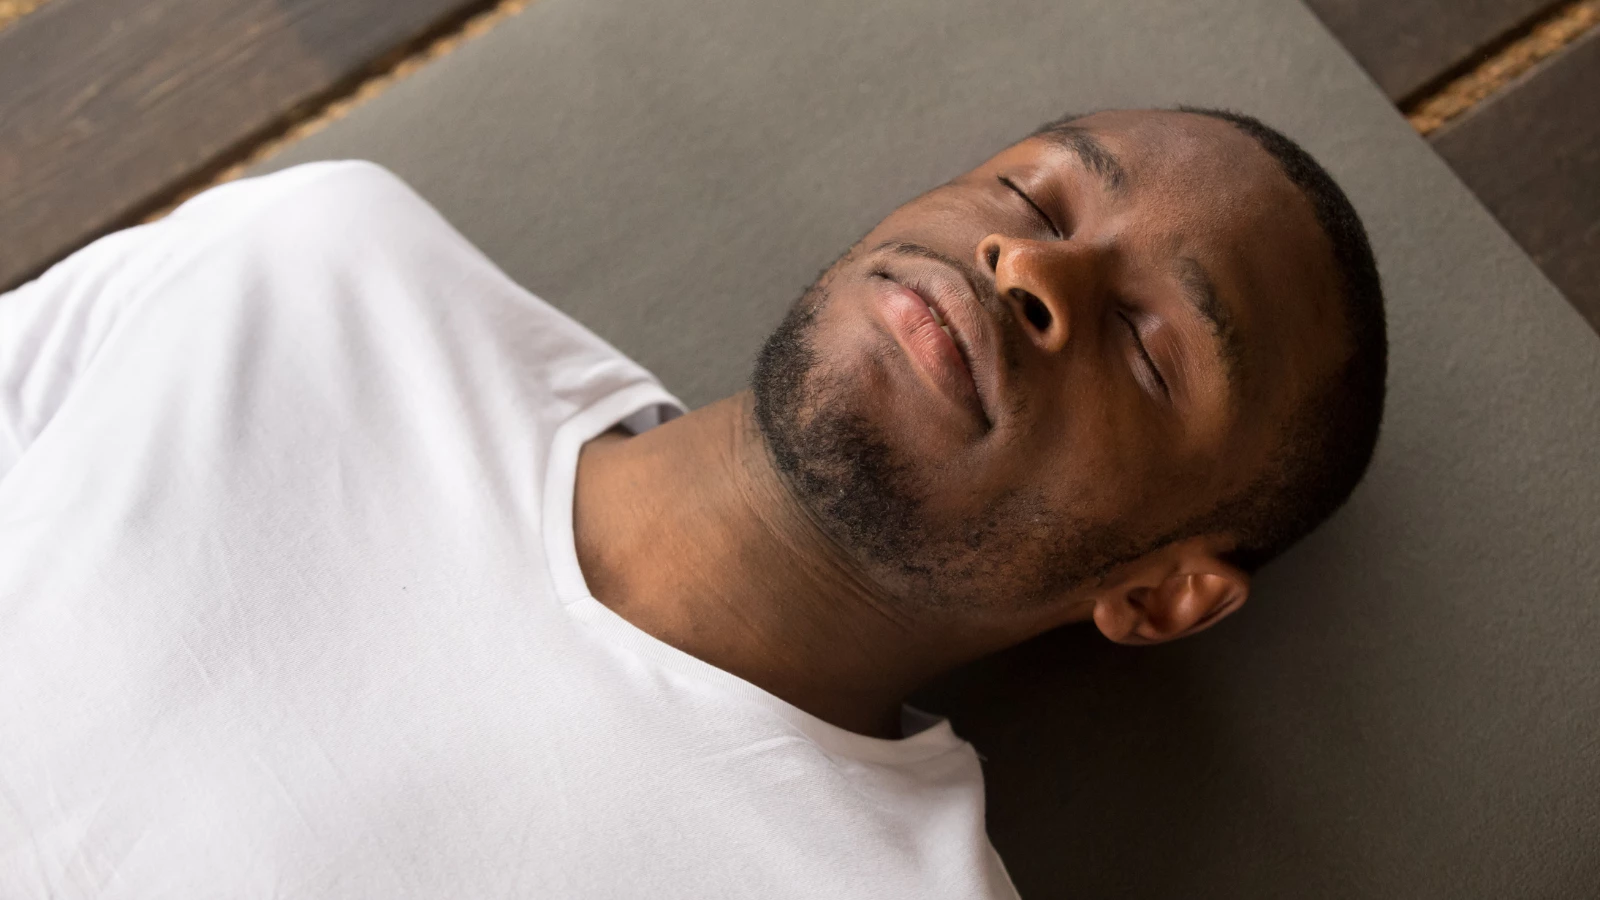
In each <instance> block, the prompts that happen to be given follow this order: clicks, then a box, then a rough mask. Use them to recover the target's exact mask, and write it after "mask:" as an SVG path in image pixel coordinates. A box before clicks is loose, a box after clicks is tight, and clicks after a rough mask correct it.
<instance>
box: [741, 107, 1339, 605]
mask: <svg viewBox="0 0 1600 900" xmlns="http://www.w3.org/2000/svg"><path fill="white" fill-rule="evenodd" d="M1075 124H1076V126H1077V127H1079V128H1081V130H1082V134H1081V135H1080V136H1078V137H1076V138H1056V137H1036V138H1030V139H1028V140H1025V141H1022V142H1021V143H1019V144H1016V145H1014V146H1012V147H1010V148H1008V149H1006V150H1004V151H1002V152H1001V153H1000V154H998V155H996V156H995V157H993V158H992V159H990V160H988V161H987V162H985V163H983V164H982V165H980V166H979V167H977V168H976V169H973V170H972V171H970V172H968V173H966V174H965V175H962V176H960V177H959V178H957V179H955V180H954V181H952V182H950V183H948V184H946V185H943V186H941V187H938V188H936V189H934V190H932V191H930V192H928V193H927V194H924V195H923V196H921V197H918V198H916V199H915V200H913V201H911V202H909V203H907V204H906V205H904V206H902V207H900V208H899V209H897V210H895V211H894V212H893V213H891V214H890V215H889V216H888V217H887V218H886V219H884V220H883V221H882V222H880V223H879V224H878V226H877V227H876V228H874V229H873V230H872V231H871V232H869V233H868V234H867V235H866V236H865V237H864V238H862V239H861V241H860V242H858V243H857V244H856V245H855V246H854V247H853V248H851V250H850V251H849V252H848V253H846V254H845V256H843V257H841V258H840V259H839V260H838V261H837V262H835V263H834V264H833V266H831V267H830V268H829V269H828V270H827V271H826V272H825V273H823V275H822V276H821V277H820V278H819V279H818V282H817V283H816V284H815V285H813V286H812V288H811V289H809V290H808V291H807V292H806V294H805V296H804V297H802V298H801V300H800V302H799V303H797V304H796V306H795V308H794V309H793V310H791V312H790V314H789V317H788V318H787V319H786V320H785V322H784V324H783V325H782V326H780V328H779V329H778V331H777V332H776V333H775V334H774V335H773V336H772V337H771V338H770V339H769V340H768V343H767V345H766V347H765V348H764V349H763V351H762V354H761V358H760V360H759V362H758V364H757V368H756V374H755V378H754V390H755V394H756V398H757V411H758V418H759V420H760V423H761V426H762V431H763V434H764V436H765V438H766V441H767V443H768V446H769V448H770V449H771V451H772V452H773V455H774V458H775V460H776V461H777V464H778V467H779V469H780V471H781V472H783V474H784V475H785V477H786V480H787V482H788V483H789V485H790V486H791V488H792V489H793V490H794V492H795V493H796V495H797V497H798V498H799V499H800V500H801V502H802V504H803V505H804V506H805V507H806V508H807V510H808V511H809V513H810V514H811V515H812V516H813V517H814V518H815V519H816V520H817V522H818V523H819V524H820V525H821V526H822V527H823V529H824V530H825V531H826V532H827V533H828V534H829V535H830V536H831V537H833V538H834V539H835V540H836V541H837V542H838V543H839V544H840V545H841V546H842V547H843V548H844V549H845V550H846V551H847V552H849V553H850V554H852V555H853V556H854V557H855V558H856V559H857V560H858V562H860V563H861V564H862V565H863V566H865V567H866V569H867V571H868V573H869V575H870V576H871V577H872V578H874V579H875V580H877V581H879V582H880V583H882V584H883V585H884V586H885V587H886V588H888V589H889V590H890V591H892V592H894V593H895V594H896V595H897V596H900V597H903V598H906V599H908V600H912V601H916V602H922V603H928V604H933V605H938V606H943V607H946V608H974V607H980V606H981V607H990V608H994V607H1012V606H1017V605H1031V604H1038V603H1045V602H1051V601H1056V600H1060V599H1063V598H1064V597H1065V596H1066V595H1068V594H1070V593H1072V591H1073V590H1074V589H1076V588H1079V587H1082V586H1083V585H1084V583H1085V581H1086V580H1087V579H1089V578H1090V577H1092V576H1094V575H1095V574H1098V573H1101V572H1104V571H1106V570H1107V569H1108V568H1110V567H1113V566H1114V565H1116V564H1119V563H1122V562H1125V561H1127V560H1129V559H1132V558H1136V557H1138V556H1139V555H1140V554H1141V553H1143V552H1144V551H1146V550H1148V549H1151V548H1152V542H1157V543H1159V539H1160V538H1161V537H1162V536H1164V535H1170V534H1171V533H1172V532H1173V530H1174V529H1177V528H1179V527H1181V526H1182V525H1183V524H1184V523H1186V522H1189V521H1192V520H1193V518H1194V517H1196V516H1197V515H1201V514H1204V513H1206V512H1208V511H1209V510H1211V509H1213V508H1214V507H1215V506H1216V504H1217V503H1218V502H1219V501H1220V500H1222V499H1223V498H1227V497H1232V496H1234V495H1235V494H1236V493H1237V492H1239V491H1240V490H1242V489H1244V488H1246V487H1247V486H1248V485H1250V484H1251V483H1252V482H1253V480H1254V479H1255V478H1256V476H1258V475H1259V474H1260V473H1262V472H1263V471H1264V470H1265V468H1264V467H1266V466H1267V465H1269V464H1270V462H1271V456H1272V454H1273V452H1274V450H1275V448H1276V446H1277V438H1278V436H1279V435H1278V430H1277V427H1278V425H1279V424H1280V423H1282V422H1283V421H1284V419H1285V418H1286V417H1287V416H1288V414H1289V413H1290V412H1291V411H1292V410H1293V409H1294V408H1295V405H1296V404H1297V402H1298V401H1299V399H1300V397H1301V396H1302V395H1303V393H1304V392H1305V391H1306V390H1308V389H1309V388H1310V387H1311V385H1312V383H1313V382H1314V381H1315V380H1316V379H1317V378H1319V377H1321V376H1323V375H1324V374H1325V373H1327V372H1328V371H1330V367H1331V365H1332V362H1333V360H1334V358H1335V354H1336V352H1337V350H1338V348H1339V347H1340V346H1342V333H1343V332H1342V324H1341V323H1342V320H1341V318H1340V316H1339V313H1338V306H1337V294H1336V286H1337V276H1336V274H1335V272H1334V269H1333V263H1332V259H1331V254H1330V251H1329V249H1328V243H1327V240H1326V238H1325V237H1324V236H1323V235H1322V233H1321V231H1320V229H1319V228H1318V226H1317V224H1316V221H1315V218H1314V217H1313V215H1312V211H1311V208H1310V204H1309V203H1308V202H1307V201H1306V200H1305V199H1304V198H1303V197H1302V196H1301V194H1300V193H1299V191H1298V190H1297V189H1296V188H1295V187H1294V186H1293V185H1292V184H1291V183H1290V182H1289V181H1288V179H1287V178H1286V177H1285V176H1284V175H1283V174H1282V172H1281V171H1280V170H1279V169H1278V167H1277V165H1276V163H1275V161H1274V160H1273V159H1272V158H1271V157H1270V156H1269V155H1268V154H1267V153H1266V152H1265V151H1264V150H1263V149H1261V148H1260V147H1259V146H1258V145H1257V144H1256V143H1255V142H1254V141H1253V140H1252V139H1251V138H1249V137H1248V136H1246V135H1244V134H1243V133H1241V132H1239V131H1238V130H1237V129H1235V128H1234V127H1233V126H1231V125H1229V124H1228V123H1225V122H1221V121H1217V120H1214V119H1209V118H1205V117H1201V116H1197V115H1190V114H1183V113H1164V112H1128V111H1119V112H1108V113H1099V114H1096V115H1093V116H1090V117H1088V118H1085V119H1081V120H1079V121H1078V122H1077V123H1075ZM935 312H936V313H937V314H938V316H939V317H940V318H942V320H943V321H944V323H945V324H946V325H947V326H948V328H949V331H950V334H949V336H947V334H946V331H945V330H944V329H943V328H941V327H940V325H939V322H938V321H937V320H936V319H935V318H934V313H935Z"/></svg>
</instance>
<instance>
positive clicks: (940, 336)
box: [878, 279, 983, 419]
mask: <svg viewBox="0 0 1600 900" xmlns="http://www.w3.org/2000/svg"><path fill="white" fill-rule="evenodd" d="M879 286H880V288H881V290H880V291H879V295H878V301H879V302H878V307H879V310H880V311H881V312H882V313H883V318H884V320H885V321H886V322H887V323H888V325H889V330H890V332H891V333H893V334H894V338H895V341H896V342H898V343H899V344H900V347H901V348H902V349H904V350H905V351H906V355H907V356H909V357H911V361H912V362H913V363H914V364H915V365H916V367H917V369H918V370H919V371H920V372H921V373H922V375H923V377H924V379H926V380H927V381H928V382H930V383H931V384H932V385H933V387H935V388H936V389H938V390H939V392H940V393H942V394H944V395H945V396H947V397H949V398H950V399H952V400H955V401H956V402H957V403H959V404H961V406H962V407H963V408H964V409H967V410H968V411H970V412H972V413H973V414H975V415H977V416H978V418H979V419H982V418H983V405H982V402H981V401H980V400H979V399H978V386H977V384H975V383H974V382H973V380H972V372H971V371H970V370H968V369H967V364H966V361H965V360H963V359H962V358H961V351H960V350H958V349H956V344H955V341H953V340H951V339H950V335H948V334H945V333H944V329H943V328H940V327H939V322H938V320H936V319H935V318H934V317H933V310H931V309H929V308H928V304H926V303H924V302H923V300H922V298H921V297H920V296H918V295H917V293H916V292H915V291H913V290H911V289H910V288H907V287H903V286H901V285H900V284H897V283H895V282H893V281H889V280H887V279H885V280H883V281H881V282H880V283H879Z"/></svg>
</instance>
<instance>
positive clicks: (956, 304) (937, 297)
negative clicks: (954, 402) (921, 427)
mask: <svg viewBox="0 0 1600 900" xmlns="http://www.w3.org/2000/svg"><path fill="white" fill-rule="evenodd" d="M916 262H917V263H919V264H920V265H917V266H915V267H914V268H912V269H911V270H909V271H907V272H906V273H905V274H903V275H895V276H894V280H895V281H896V282H898V283H899V284H900V285H901V286H902V287H904V288H906V289H907V290H909V291H911V292H912V293H914V294H916V295H917V296H918V297H921V298H922V302H924V303H926V304H928V306H929V307H931V308H933V309H934V310H935V311H936V312H938V314H939V317H940V318H941V319H943V320H944V323H945V324H946V325H948V326H950V331H951V336H952V337H953V338H954V339H955V345H956V349H957V350H959V351H960V352H961V358H962V360H964V361H965V362H966V364H967V371H968V372H969V373H970V374H971V375H972V381H973V385H974V386H975V387H976V388H977V390H978V405H979V406H981V407H982V408H983V415H984V418H985V419H986V420H987V422H988V424H989V427H991V428H992V427H994V416H993V414H992V413H991V410H993V409H995V404H994V396H995V394H997V393H998V392H999V387H1000V386H999V376H1000V373H999V366H997V365H996V357H997V356H998V350H997V344H998V335H997V334H996V330H997V325H996V324H995V322H994V321H993V320H992V319H991V318H990V316H989V315H988V314H987V311H986V310H985V309H984V306H983V303H982V302H981V301H980V300H979V299H978V294H977V291H978V290H979V289H978V288H977V287H976V286H975V285H973V284H972V283H971V280H970V279H969V277H968V276H967V275H966V274H965V273H963V272H961V271H960V270H958V269H955V268H954V267H953V266H951V265H950V264H948V263H943V262H940V261H939V260H932V259H929V260H923V259H920V258H919V259H917V261H916Z"/></svg>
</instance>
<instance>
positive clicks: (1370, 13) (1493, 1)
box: [1306, 0, 1560, 103]
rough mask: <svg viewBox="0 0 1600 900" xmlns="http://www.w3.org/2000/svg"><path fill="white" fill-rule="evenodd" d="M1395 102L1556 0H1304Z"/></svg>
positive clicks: (1464, 60) (1492, 42)
mask: <svg viewBox="0 0 1600 900" xmlns="http://www.w3.org/2000/svg"><path fill="white" fill-rule="evenodd" d="M1306 5H1307V6H1309V7H1311V10H1312V12H1315V13H1316V14H1317V16H1318V18H1320V19H1322V21H1323V24H1325V25H1327V26H1328V30H1329V31H1332V32H1333V34H1334V36H1335V37H1337V38H1338V39H1339V43H1341V44H1344V46H1345V49H1347V50H1349V51H1350V54H1351V55H1352V56H1354V57H1355V58H1356V61H1357V62H1359V63H1361V66H1362V68H1364V69H1366V70H1367V74H1369V75H1371V76H1372V78H1373V80H1374V81H1376V82H1378V86H1379V87H1381V88H1383V90H1384V92H1385V93H1387V94H1388V95H1389V98H1390V99H1391V100H1394V101H1395V102H1397V103H1398V102H1400V101H1402V100H1406V99H1408V98H1410V97H1411V96H1412V95H1414V94H1415V93H1416V92H1417V91H1418V90H1420V89H1421V88H1423V87H1424V86H1426V85H1427V84H1429V83H1430V82H1432V81H1433V80H1434V79H1436V78H1438V77H1440V76H1441V75H1443V74H1444V73H1446V72H1448V71H1450V70H1452V69H1454V68H1455V67H1456V66H1459V65H1461V64H1462V63H1464V62H1466V61H1467V60H1470V59H1471V58H1473V56H1474V55H1476V54H1477V53H1479V52H1481V51H1482V50H1483V49H1484V48H1486V47H1489V46H1492V45H1493V44H1494V43H1495V42H1496V41H1497V40H1499V39H1500V38H1501V37H1503V36H1504V35H1505V34H1506V33H1507V32H1510V31H1513V30H1515V29H1516V28H1518V27H1519V26H1521V25H1524V24H1525V23H1527V22H1529V21H1531V20H1532V19H1534V18H1536V17H1537V16H1539V15H1540V14H1541V13H1543V12H1546V11H1548V10H1550V9H1553V8H1555V7H1556V6H1559V5H1560V4H1559V3H1555V2H1552V0H1306Z"/></svg>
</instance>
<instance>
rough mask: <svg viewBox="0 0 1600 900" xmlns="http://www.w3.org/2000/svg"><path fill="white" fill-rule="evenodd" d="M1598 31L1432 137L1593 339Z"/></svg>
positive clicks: (1597, 306) (1599, 183) (1599, 322)
mask: <svg viewBox="0 0 1600 900" xmlns="http://www.w3.org/2000/svg"><path fill="white" fill-rule="evenodd" d="M1597 98H1600V28H1597V29H1592V30H1590V31H1589V32H1587V33H1586V34H1585V35H1584V36H1583V37H1581V38H1579V39H1578V40H1577V41H1576V42H1574V43H1573V44H1572V45H1570V46H1569V47H1567V48H1566V49H1565V50H1564V51H1562V52H1561V53H1560V54H1558V55H1557V56H1554V57H1552V58H1551V59H1549V60H1547V61H1546V62H1545V63H1544V64H1542V65H1540V66H1539V67H1538V68H1535V69H1533V70H1532V71H1530V72H1528V73H1527V74H1526V75H1524V76H1523V77H1522V78H1521V79H1519V80H1518V81H1516V82H1514V83H1513V84H1512V85H1510V86H1509V87H1508V88H1507V89H1506V90H1504V91H1503V92H1501V93H1500V94H1498V95H1497V96H1495V97H1493V98H1492V99H1490V100H1489V101H1487V102H1485V103H1483V104H1481V105H1479V106H1477V107H1474V108H1473V109H1472V110H1471V111H1469V112H1468V113H1466V114H1465V115H1463V116H1462V117H1461V118H1459V119H1457V120H1455V121H1453V122H1451V123H1450V124H1448V125H1446V126H1445V127H1444V128H1442V129H1440V130H1439V131H1437V132H1435V133H1434V135H1433V137H1432V141H1433V146H1434V148H1435V149H1436V150H1438V151H1439V154H1440V155H1441V156H1443V157H1444V158H1445V160H1446V161H1447V162H1449V163H1450V165H1451V167H1452V168H1454V169H1455V170H1456V174H1458V175H1460V176H1461V179H1462V180H1463V181H1465V182H1466V183H1467V186H1468V187H1470V188H1472V190H1473V192H1474V193H1476V194H1477V195H1478V198H1479V199H1481V200H1482V201H1483V203H1484V205H1485V206H1487V207H1488V208H1489V210H1490V211H1491V212H1493V213H1494V214H1495V216H1496V217H1497V218H1498V219H1499V220H1500V222H1501V224H1502V225H1504V226H1505V227H1506V230H1507V231H1509V232H1511V235H1512V237H1514V238H1516V239H1517V242H1518V243H1520V244H1521V245H1522V248H1523V249H1524V250H1526V251H1527V252H1528V255H1529V256H1532V257H1533V259H1534V261H1536V262H1537V263H1538V264H1539V267H1540V268H1542V269H1543V270H1544V272H1545V274H1546V275H1549V276H1550V279H1551V280H1552V281H1554V282H1555V283H1556V286H1557V287H1559V288H1561V290H1562V291H1563V292H1564V293H1565V294H1566V295H1567V298H1568V299H1569V300H1571V301H1572V303H1573V305H1574V306H1576V307H1578V311H1579V312H1581V313H1583V315H1584V316H1585V318H1587V319H1588V320H1589V323H1590V324H1591V325H1593V326H1594V327H1595V329H1596V330H1597V331H1600V99H1597Z"/></svg>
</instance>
